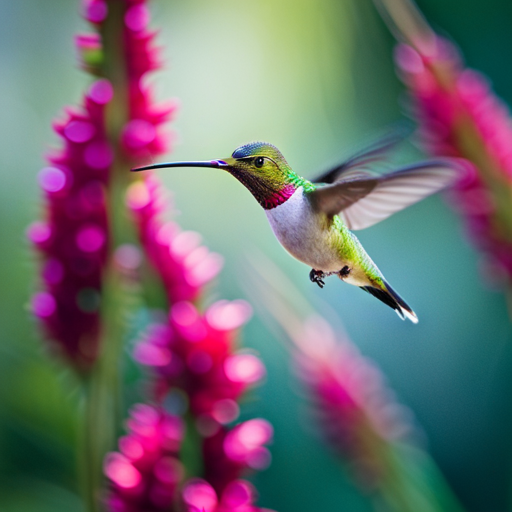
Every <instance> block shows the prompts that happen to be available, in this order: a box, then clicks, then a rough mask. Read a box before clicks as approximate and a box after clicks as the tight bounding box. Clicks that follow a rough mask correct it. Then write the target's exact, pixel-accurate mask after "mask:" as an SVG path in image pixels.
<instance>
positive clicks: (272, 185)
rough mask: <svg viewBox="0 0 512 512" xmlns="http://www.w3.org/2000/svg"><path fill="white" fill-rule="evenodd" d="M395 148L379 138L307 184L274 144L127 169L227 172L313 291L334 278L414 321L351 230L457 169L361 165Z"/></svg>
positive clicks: (452, 163) (454, 164) (448, 164)
mask: <svg viewBox="0 0 512 512" xmlns="http://www.w3.org/2000/svg"><path fill="white" fill-rule="evenodd" d="M396 143H397V140H396V137H395V136H393V135H391V136H387V137H383V138H382V139H381V140H379V141H377V142H376V143H373V144H372V145H370V146H369V147H367V148H365V149H363V150H362V151H360V152H358V153H356V154H354V155H353V156H352V157H350V158H348V159H347V160H345V161H344V162H342V163H341V164H339V165H337V166H335V167H334V168H332V169H330V170H328V171H327V172H324V173H322V174H321V175H320V176H318V177H317V178H316V179H314V180H311V181H309V180H307V179H305V178H302V177H301V176H299V175H298V174H296V173H295V172H294V171H293V170H292V168H291V167H290V165H289V164H288V162H287V161H286V160H285V158H284V156H283V155H282V153H281V152H280V151H279V149H277V147H276V146H274V145H272V144H269V143H268V142H250V143H248V144H244V145H242V146H240V147H238V148H237V149H235V151H234V152H233V154H232V155H231V157H230V158H224V159H222V160H207V161H187V162H165V163H157V164H152V165H146V166H143V167H138V168H135V169H132V171H145V170H149V169H161V168H168V167H209V168H217V169H222V170H225V171H227V172H228V173H229V174H231V175H232V176H234V177H235V178H236V179H237V180H238V181H240V182H241V183H242V184H243V185H244V186H245V187H246V188H247V189H248V190H249V191H250V192H251V193H252V195H253V196H254V198H255V199H256V201H258V203H259V204H260V205H261V206H262V207H263V209H264V211H265V213H266V215H267V218H268V221H269V223H270V226H271V227H272V230H273V231H274V234H275V236H276V237H277V239H278V240H279V242H280V243H281V245H282V246H283V247H284V248H285V249H286V250H287V251H288V252H289V253H290V254H291V255H292V256H293V257H295V258H296V259H298V260H299V261H301V262H303V263H305V264H306V265H308V266H309V267H311V271H310V274H309V278H310V280H311V281H312V282H313V283H316V284H317V285H318V286H320V288H323V287H324V285H325V281H324V279H325V278H326V277H328V276H331V275H337V276H338V277H339V278H340V279H341V280H342V281H345V282H346V283H348V284H351V285H354V286H358V287H359V288H361V289H362V290H364V291H365V292H367V293H369V294H371V295H373V296H374V297H376V298H377V299H379V300H380V301H382V302H383V303H384V304H386V305H388V306H389V307H391V308H392V309H394V310H395V311H396V313H397V314H398V315H399V316H400V318H402V320H404V319H405V318H408V319H409V320H411V321H412V322H413V323H417V322H418V317H417V315H416V313H415V312H414V311H413V310H412V309H411V307H410V306H409V305H408V304H407V303H406V302H405V301H404V299H402V298H401V297H400V295H398V293H397V292H396V291H395V290H394V289H393V288H392V287H391V286H390V284H389V283H388V282H387V281H386V280H385V278H384V276H383V274H382V272H381V271H380V270H379V269H378V267H377V265H375V263H374V262H373V261H372V259H371V258H370V256H368V254H367V253H366V251H365V250H364V248H363V246H362V245H361V243H360V242H359V240H358V239H357V237H356V236H355V235H354V233H352V231H357V230H360V229H364V228H367V227H369V226H373V225H374V224H376V223H377V222H380V221H381V220H384V219H386V218H387V217H389V216H390V215H392V214H393V213H395V212H398V211H400V210H402V209H403V208H405V207H407V206H410V205H412V204H414V203H416V202H418V201H420V200H421V199H423V198H425V197H427V196H429V195H430V194H433V193H436V192H438V191H440V190H441V189H442V188H444V187H446V186H448V185H450V184H452V183H453V182H454V181H455V180H456V179H457V177H460V175H461V170H462V169H461V166H462V164H461V163H460V162H458V161H457V160H453V159H438V160H430V161H424V162H420V163H415V164H412V165H408V166H405V167H401V168H399V169H397V170H395V171H393V172H390V173H388V174H381V175H379V174H376V173H374V172H371V171H369V170H367V169H366V167H367V166H368V165H369V164H371V163H373V162H375V161H377V160H380V159H382V155H383V154H384V153H385V152H387V151H388V150H389V149H390V148H391V147H392V146H394V145H395V144H396Z"/></svg>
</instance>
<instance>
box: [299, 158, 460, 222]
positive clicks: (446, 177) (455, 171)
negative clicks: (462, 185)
mask: <svg viewBox="0 0 512 512" xmlns="http://www.w3.org/2000/svg"><path fill="white" fill-rule="evenodd" d="M464 171H465V167H464V166H463V164H461V163H459V162H458V161H456V160H435V161H428V162H421V163H418V164H414V165H410V166H408V167H403V168H401V169H399V170H397V171H395V172H392V173H390V174H385V175H383V176H364V175H363V176H361V177H360V178H357V177H356V178H354V179H347V180H343V181H338V182H336V183H333V184H332V185H326V186H323V187H318V188H317V189H316V190H314V191H313V192H310V193H309V197H310V198H311V203H312V205H313V207H314V208H316V209H317V210H319V211H322V212H324V213H326V214H327V215H329V216H333V215H340V217H341V218H342V219H343V220H344V221H345V223H346V224H347V226H348V228H349V229H351V230H357V229H364V228H367V227H369V226H373V224H376V223H377V222H380V221H381V220H384V219H386V218H387V217H389V216H390V215H392V214H393V213H395V212H398V211H400V210H402V209H403V208H406V207H407V206H410V205H412V204H414V203H417V202H418V201H420V200H421V199H423V198H424V197H427V196H429V195H430V194H434V193H435V192H438V191H439V190H441V189H443V188H444V187H446V186H448V185H450V184H452V183H453V182H454V181H455V180H456V179H457V178H460V177H461V176H462V175H463V173H464Z"/></svg>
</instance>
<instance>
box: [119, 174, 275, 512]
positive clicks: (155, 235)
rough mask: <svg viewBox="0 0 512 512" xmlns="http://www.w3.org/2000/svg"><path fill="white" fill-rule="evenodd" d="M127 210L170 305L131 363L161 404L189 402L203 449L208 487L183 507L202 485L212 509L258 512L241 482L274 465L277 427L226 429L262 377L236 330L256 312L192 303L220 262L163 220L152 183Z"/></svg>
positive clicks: (133, 189)
mask: <svg viewBox="0 0 512 512" xmlns="http://www.w3.org/2000/svg"><path fill="white" fill-rule="evenodd" d="M127 203H128V206H129V208H130V209H131V210H132V212H133V215H134V218H135V220H136V224H137V226H138V231H139V238H140V240H141V243H142V246H143V248H144V251H145V254H146V255H147V257H148V259H149V261H150V262H151V264H152V266H153V269H154V271H155V272H156V273H157V274H158V276H159V278H160V279H161V281H162V283H163V285H164V288H165V291H166V296H167V300H168V304H169V305H170V310H169V315H168V318H167V320H166V321H165V322H162V321H160V322H156V323H153V324H152V325H150V326H149V327H148V329H147V330H146V333H145V335H144V337H143V339H141V340H140V342H139V343H138V344H137V345H136V347H135V350H134V357H135V359H136V360H137V361H138V362H139V363H141V364H142V365H144V366H146V367H148V368H150V369H151V375H152V389H153V393H152V395H153V398H154V400H155V401H156V402H157V403H166V402H168V403H172V401H173V398H172V397H174V398H176V397H180V399H181V400H182V401H183V402H184V403H185V408H186V409H187V411H186V412H185V414H187V415H188V416H189V417H190V418H191V419H192V420H193V421H192V422H187V424H188V425H189V428H192V429H194V430H195V431H196V432H197V433H198V434H199V438H200V440H201V441H200V442H201V444H202V449H200V453H199V455H200V456H201V458H202V466H203V471H202V474H201V475H196V476H202V477H203V478H204V479H205V481H201V483H200V484H199V483H198V482H199V481H195V480H194V481H192V483H190V484H188V486H187V487H186V489H188V491H184V493H185V494H184V500H185V503H187V504H188V505H187V506H190V507H193V506H197V502H196V501H194V500H195V499H196V498H194V499H192V496H196V495H197V493H196V492H192V489H195V488H196V487H197V486H198V485H199V487H198V489H199V488H200V489H202V490H203V491H204V489H206V488H208V489H210V491H208V492H209V493H210V495H211V496H213V498H212V500H213V501H211V503H210V505H207V506H205V509H207V510H219V511H220V510H225V511H228V510H233V511H235V510H236V511H238V510H239V511H240V512H242V511H247V512H249V511H256V510H258V509H256V508H255V507H254V506H253V505H252V499H253V496H254V493H253V492H252V490H251V491H250V492H249V490H250V489H251V487H250V486H249V484H247V483H246V482H244V481H241V480H239V478H240V477H241V476H242V475H243V474H244V473H245V472H246V471H247V470H251V469H252V470H254V469H264V468H266V467H267V466H268V465H269V463H270V453H269V451H268V449H267V448H266V446H265V445H266V444H267V443H268V442H269V441H271V439H272V435H273V431H272V427H271V425H270V424H269V423H268V422H266V421H265V420H262V419H253V420H249V421H246V422H243V423H241V424H238V425H236V426H235V427H233V428H230V427H228V426H227V425H228V424H230V423H232V422H234V421H236V419H237V418H238V415H239V412H240V409H239V405H238V401H239V400H240V398H241V396H242V395H243V394H244V393H245V392H246V391H247V390H248V388H249V387H250V386H252V385H254V384H256V383H257V382H258V381H260V380H261V378H262V377H263V376H264V375H265V367H264V366H263V363H262V362H261V361H260V359H259V358H258V357H257V356H255V355H254V354H252V353H248V352H243V351H240V350H239V349H238V347H237V340H238V331H239V329H240V327H241V326H242V325H243V324H244V323H245V322H246V321H247V320H248V319H249V317H250V315H251V308H250V306H249V305H248V304H247V303H246V302H244V301H231V302H229V301H226V300H220V301H217V302H215V303H214V304H212V305H210V306H209V307H208V308H207V309H206V311H205V312H204V313H202V312H200V311H199V309H198V308H197V306H196V305H195V304H194V303H193V302H192V301H193V300H195V299H197V298H198V297H199V295H200V293H201V292H202V291H203V289H204V285H205V284H206V283H207V282H209V281H210V280H211V279H212V278H213V277H214V276H215V275H216V274H217V273H218V271H219V270H220V267H221V264H222V261H221V259H220V257H219V256H218V255H216V254H212V253H210V252H209V251H208V250H207V249H206V248H205V247H203V246H201V245H200V238H199V236H198V235H197V234H196V233H191V232H182V231H180V230H179V228H178V226H177V225H176V224H175V223H173V222H164V221H163V220H162V218H161V217H162V214H163V213H164V211H165V207H166V202H165V201H164V200H163V197H162V192H161V189H160V187H159V185H158V182H157V181H156V179H155V178H154V177H149V178H146V179H145V180H144V181H141V182H137V183H134V184H132V185H131V186H130V188H129V190H128V194H127ZM182 409H183V407H182ZM241 490H244V493H245V494H244V496H243V497H240V493H241ZM203 491H201V492H203ZM198 492H199V491H198ZM205 492H206V491H205ZM237 496H238V497H237ZM217 497H219V498H217ZM187 500H188V501H187ZM217 502H218V503H217ZM208 507H210V508H208ZM190 510H193V508H190Z"/></svg>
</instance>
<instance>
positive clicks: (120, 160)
mask: <svg viewBox="0 0 512 512" xmlns="http://www.w3.org/2000/svg"><path fill="white" fill-rule="evenodd" d="M125 10H126V4H125V2H120V1H118V0H109V1H108V16H107V19H106V20H105V22H104V23H103V24H102V28H101V37H102V43H103V66H102V68H103V69H102V73H101V74H102V76H103V77H105V78H107V79H108V80H109V81H110V82H111V84H112V86H113V88H114V97H113V100H112V101H111V103H110V104H109V105H108V109H107V113H106V127H107V133H108V139H109V141H110V143H111V145H112V147H113V149H114V154H115V158H114V162H113V165H112V168H111V179H110V184H109V189H108V198H107V208H108V219H109V226H110V247H109V257H108V264H107V267H106V269H105V272H104V275H103V286H102V302H101V320H102V333H101V344H100V355H99V358H98V361H97V362H96V364H95V366H94V368H93V370H92V372H91V373H90V375H89V376H88V377H87V379H86V381H85V411H84V425H85V428H84V432H83V434H82V461H81V462H82V468H83V469H82V477H83V482H84V485H83V487H84V494H85V502H86V506H87V511H88V512H99V511H100V510H101V506H100V499H99V498H100V497H101V494H102V492H103V489H104V485H103V471H102V465H103V460H104V457H105V454H106V453H107V452H108V451H110V450H113V449H114V448H115V441H116V438H117V433H118V430H119V428H120V425H121V418H122V414H121V397H120V394H121V393H120V359H121V357H120V356H121V354H122V345H123V338H124V334H125V323H126V317H127V316H128V313H129V311H130V309H131V304H130V301H131V299H130V294H129V293H128V290H127V289H126V286H125V285H126V283H125V281H124V278H123V276H122V274H121V273H120V271H119V268H118V266H117V265H116V263H115V260H114V254H115V251H116V249H117V248H118V247H119V246H120V245H121V244H123V243H126V242H127V241H129V240H133V238H134V235H133V227H132V226H131V225H130V222H129V217H128V215H127V212H126V208H125V200H124V199H125V192H126V187H127V186H128V184H129V182H130V173H129V168H130V164H129V162H126V159H125V158H124V156H123V152H122V149H121V148H120V145H119V140H120V137H119V136H120V133H121V130H122V128H123V126H124V125H125V123H126V121H127V120H128V117H129V97H128V77H127V72H126V55H125V50H124V41H123V19H124V14H125Z"/></svg>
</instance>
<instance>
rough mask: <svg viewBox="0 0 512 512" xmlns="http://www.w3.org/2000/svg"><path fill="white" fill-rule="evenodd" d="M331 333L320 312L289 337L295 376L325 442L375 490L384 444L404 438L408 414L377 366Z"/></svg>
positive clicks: (383, 465)
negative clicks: (307, 399)
mask: <svg viewBox="0 0 512 512" xmlns="http://www.w3.org/2000/svg"><path fill="white" fill-rule="evenodd" d="M336 338H337V336H336V334H335V333H334V331H333V329H332V328H331V326H330V325H329V324H328V323H327V322H326V321H325V320H324V319H322V318H320V317H311V318H309V319H308V320H306V321H305V322H303V323H302V325H301V326H300V328H299V329H297V330H296V331H295V333H294V334H293V336H292V341H294V346H295V351H294V353H295V358H296V363H297V368H298V375H299V377H300V378H301V380H302V381H303V382H304V384H305V385H306V388H307V390H308V391H309V393H310V396H311V403H312V404H313V406H314V409H315V416H316V418H317V419H318V420H319V426H320V427H321V431H322V435H323V436H324V437H325V439H326V441H327V442H328V443H329V445H330V446H332V447H333V448H334V449H335V450H336V451H337V452H338V454H339V455H341V456H342V457H343V458H344V459H345V460H346V461H347V462H348V463H349V465H350V467H351V468H352V470H353V471H354V474H355V477H356V478H357V480H358V482H359V483H360V484H361V485H363V486H364V487H366V488H370V489H376V488H378V487H379V486H381V485H382V484H383V482H384V481H385V480H386V479H387V476H388V472H389V470H390V468H391V467H392V465H393V461H392V458H390V445H391V444H392V443H395V442H407V440H408V438H410V434H411V432H412V427H411V423H410V421H409V419H408V418H409V417H410V416H411V414H410V412H409V411H408V410H407V409H406V408H405V407H404V406H402V405H399V404H398V403H396V402H395V401H394V399H393V394H392V393H391V392H390V390H389V389H387V387H386V385H385V382H384V377H383V375H382V373H381V372H380V371H379V369H378V368H377V367H376V366H375V365H374V364H372V363H371V362H370V361H369V360H368V359H366V358H364V357H363V356H361V354H360V353H359V351H358V350H357V348H356V347H355V346H354V345H353V344H352V343H350V342H349V340H348V339H342V340H339V339H336Z"/></svg>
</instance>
